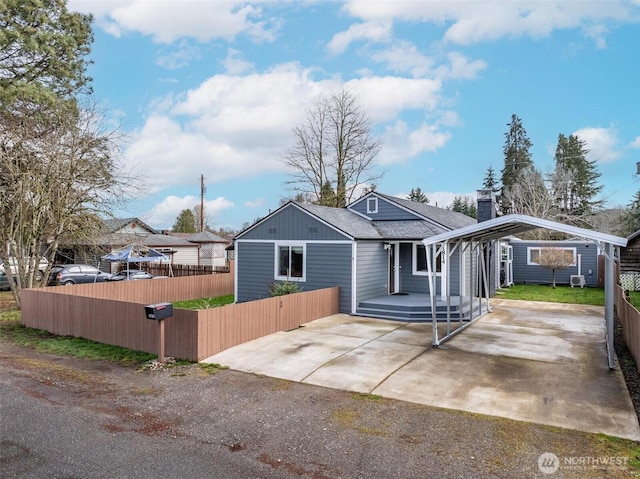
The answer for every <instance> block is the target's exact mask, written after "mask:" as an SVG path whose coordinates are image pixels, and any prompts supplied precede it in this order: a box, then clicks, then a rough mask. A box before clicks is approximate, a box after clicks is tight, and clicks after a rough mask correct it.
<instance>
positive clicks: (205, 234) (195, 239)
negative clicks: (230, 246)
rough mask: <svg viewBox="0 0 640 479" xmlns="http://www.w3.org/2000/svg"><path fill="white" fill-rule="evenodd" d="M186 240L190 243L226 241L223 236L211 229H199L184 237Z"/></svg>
mask: <svg viewBox="0 0 640 479" xmlns="http://www.w3.org/2000/svg"><path fill="white" fill-rule="evenodd" d="M186 240H187V241H190V242H192V243H225V244H226V243H228V241H227V240H226V239H224V238H221V237H220V236H218V235H217V234H215V233H212V232H211V231H201V232H200V233H195V234H192V235H190V236H187V237H186Z"/></svg>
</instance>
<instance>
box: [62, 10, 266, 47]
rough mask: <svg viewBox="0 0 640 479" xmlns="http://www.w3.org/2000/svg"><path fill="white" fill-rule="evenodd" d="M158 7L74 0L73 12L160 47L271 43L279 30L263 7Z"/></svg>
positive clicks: (116, 33) (104, 26)
mask: <svg viewBox="0 0 640 479" xmlns="http://www.w3.org/2000/svg"><path fill="white" fill-rule="evenodd" d="M158 3H159V2H152V1H146V0H129V1H113V2H111V1H109V2H107V1H89V0H73V1H72V2H70V8H71V9H73V10H76V11H82V12H87V13H92V14H93V15H94V16H95V18H96V23H97V25H98V26H100V27H101V28H103V29H104V30H105V31H107V32H108V33H110V34H112V35H115V36H121V35H122V34H124V33H126V32H139V33H141V34H143V35H149V36H151V37H152V38H153V40H154V41H155V42H158V43H172V42H174V41H175V40H177V39H180V38H195V39H196V40H198V41H201V42H207V41H209V40H212V39H214V38H223V39H226V40H232V39H233V38H235V37H236V36H237V35H240V34H246V35H248V36H250V37H251V38H253V39H254V40H255V41H258V42H261V41H272V40H273V39H274V38H275V33H276V31H277V28H278V22H277V20H274V19H271V18H265V17H264V15H263V11H262V9H261V8H260V7H257V6H252V5H248V4H247V3H246V2H245V1H237V0H226V1H198V0H196V1H184V0H183V1H164V2H161V6H160V7H159V5H158Z"/></svg>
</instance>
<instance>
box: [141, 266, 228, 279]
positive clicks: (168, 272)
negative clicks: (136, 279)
mask: <svg viewBox="0 0 640 479" xmlns="http://www.w3.org/2000/svg"><path fill="white" fill-rule="evenodd" d="M142 269H144V270H146V271H148V272H149V273H151V274H152V275H154V276H174V277H181V276H199V275H204V274H220V273H229V272H231V271H233V267H232V266H230V265H226V266H211V265H203V264H200V265H193V264H172V265H168V264H163V263H148V264H146V265H143V266H142Z"/></svg>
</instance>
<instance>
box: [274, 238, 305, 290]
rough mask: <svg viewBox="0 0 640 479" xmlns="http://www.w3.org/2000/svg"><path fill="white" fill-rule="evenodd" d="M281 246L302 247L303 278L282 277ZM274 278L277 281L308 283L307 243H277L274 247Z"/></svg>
mask: <svg viewBox="0 0 640 479" xmlns="http://www.w3.org/2000/svg"><path fill="white" fill-rule="evenodd" d="M281 246H288V247H291V246H302V277H299V278H298V277H291V276H282V275H280V274H279V273H280V271H279V270H280V256H279V254H280V247H281ZM273 247H274V250H273V278H274V279H275V280H277V281H296V282H299V283H304V282H305V281H307V243H306V242H305V241H277V242H275V243H274V245H273Z"/></svg>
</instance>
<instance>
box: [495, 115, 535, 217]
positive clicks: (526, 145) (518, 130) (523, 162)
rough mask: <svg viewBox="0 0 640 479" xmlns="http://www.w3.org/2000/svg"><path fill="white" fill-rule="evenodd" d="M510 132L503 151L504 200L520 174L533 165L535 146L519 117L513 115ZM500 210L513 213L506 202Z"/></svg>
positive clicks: (501, 205)
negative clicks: (532, 152) (532, 151)
mask: <svg viewBox="0 0 640 479" xmlns="http://www.w3.org/2000/svg"><path fill="white" fill-rule="evenodd" d="M508 126H509V131H508V132H507V133H505V142H504V147H503V149H502V151H503V153H504V168H502V171H501V173H502V178H501V183H502V189H501V193H500V196H501V198H504V197H505V196H506V193H507V192H508V190H509V189H510V188H511V187H512V186H513V185H514V184H515V183H516V182H517V181H518V177H519V176H520V172H521V171H522V170H524V169H526V168H528V167H530V166H532V165H533V161H531V153H530V152H529V150H530V149H531V147H532V146H533V144H532V143H531V141H530V140H529V137H528V136H527V132H526V130H525V129H524V126H522V120H521V119H520V118H519V117H518V115H515V114H514V115H511V123H509V125H508ZM500 203H501V204H500V209H501V210H502V213H503V214H507V213H509V212H510V211H511V207H512V205H511V204H506V202H505V201H501V202H500Z"/></svg>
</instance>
